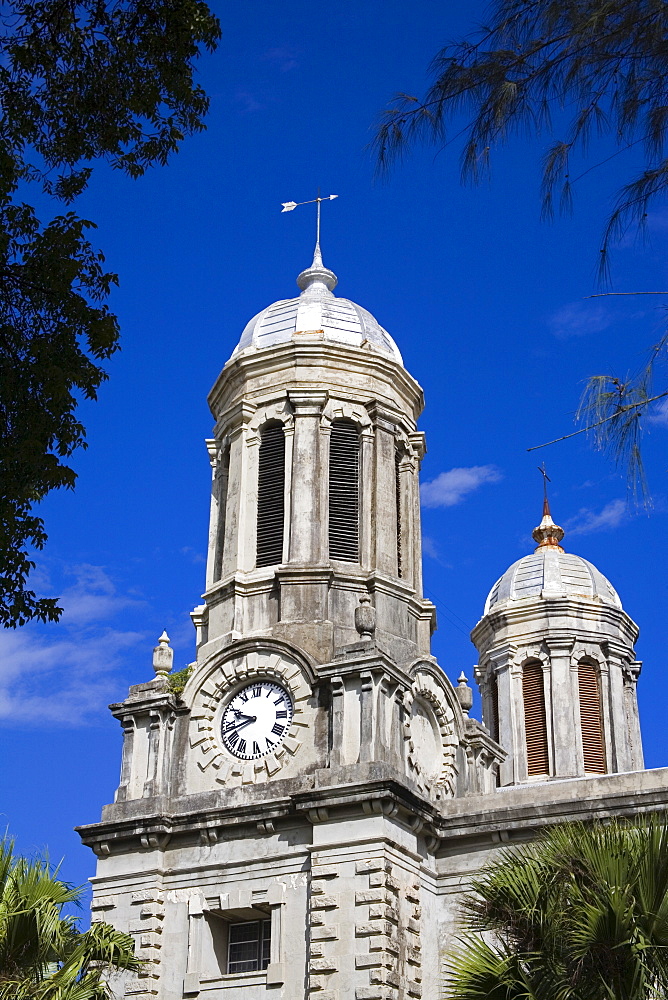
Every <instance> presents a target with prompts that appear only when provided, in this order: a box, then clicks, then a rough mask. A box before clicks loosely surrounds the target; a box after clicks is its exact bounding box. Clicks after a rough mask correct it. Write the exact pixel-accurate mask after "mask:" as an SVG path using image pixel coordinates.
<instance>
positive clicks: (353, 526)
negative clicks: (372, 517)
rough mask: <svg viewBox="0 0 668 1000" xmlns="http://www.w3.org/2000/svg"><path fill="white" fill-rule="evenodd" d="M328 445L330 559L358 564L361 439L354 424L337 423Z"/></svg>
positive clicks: (340, 421) (333, 427)
mask: <svg viewBox="0 0 668 1000" xmlns="http://www.w3.org/2000/svg"><path fill="white" fill-rule="evenodd" d="M329 440H330V443H329V556H330V559H345V560H346V561H347V562H358V561H359V454H360V439H359V433H358V431H357V426H356V425H355V424H354V423H353V421H352V420H334V421H333V422H332V433H331V436H330V439H329Z"/></svg>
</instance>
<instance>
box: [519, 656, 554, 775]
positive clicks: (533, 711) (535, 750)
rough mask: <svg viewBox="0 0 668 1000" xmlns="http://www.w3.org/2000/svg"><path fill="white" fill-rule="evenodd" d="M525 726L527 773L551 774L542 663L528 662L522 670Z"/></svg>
mask: <svg viewBox="0 0 668 1000" xmlns="http://www.w3.org/2000/svg"><path fill="white" fill-rule="evenodd" d="M522 693H523V695H524V728H525V732H526V741H527V774H528V775H529V777H532V776H533V775H538V774H549V770H550V761H549V755H548V748H547V720H546V717H545V689H544V686H543V668H542V666H541V665H540V663H527V664H525V666H524V669H523V670H522Z"/></svg>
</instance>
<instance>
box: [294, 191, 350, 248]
mask: <svg viewBox="0 0 668 1000" xmlns="http://www.w3.org/2000/svg"><path fill="white" fill-rule="evenodd" d="M338 197H339V196H338V194H328V195H326V196H325V197H324V198H321V197H320V195H318V197H317V198H311V200H310V201H283V202H281V204H282V206H283V208H282V209H281V213H283V212H294V210H295V209H296V208H298V206H299V205H317V206H318V212H317V216H316V226H315V242H316V246H320V203H321V202H323V201H334V199H335V198H338Z"/></svg>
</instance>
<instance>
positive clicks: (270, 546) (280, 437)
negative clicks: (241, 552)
mask: <svg viewBox="0 0 668 1000" xmlns="http://www.w3.org/2000/svg"><path fill="white" fill-rule="evenodd" d="M284 516H285V435H284V433H283V425H282V424H279V423H273V424H267V425H266V426H265V427H264V428H263V429H262V432H261V434H260V453H259V457H258V476H257V550H256V565H257V566H273V565H274V564H275V563H280V562H281V561H282V559H283V521H284Z"/></svg>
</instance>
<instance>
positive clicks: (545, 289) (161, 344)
mask: <svg viewBox="0 0 668 1000" xmlns="http://www.w3.org/2000/svg"><path fill="white" fill-rule="evenodd" d="M216 9H217V11H218V12H219V14H220V16H221V18H222V22H223V30H224V35H223V41H222V43H221V46H220V48H219V50H218V52H217V53H216V54H215V55H214V56H209V57H205V58H204V59H203V60H202V61H201V65H200V69H201V79H202V83H203V85H204V86H205V88H206V89H207V91H208V92H209V94H210V95H211V114H210V117H209V119H208V130H207V131H206V132H205V133H203V134H202V135H200V136H196V137H194V138H192V139H190V140H188V141H187V143H186V144H185V145H184V146H183V148H182V151H181V152H180V153H179V155H178V156H177V157H175V158H174V160H173V162H172V163H171V164H170V166H169V167H167V168H166V169H160V170H156V171H153V172H151V173H150V174H149V175H148V176H146V177H145V178H143V179H142V180H140V181H138V182H132V181H130V180H128V179H126V178H125V177H123V176H121V175H120V174H117V173H113V172H111V171H109V170H107V169H105V168H101V169H100V170H99V171H98V173H97V174H96V176H95V178H94V180H93V183H92V184H91V187H90V190H89V191H88V192H87V193H86V195H85V197H84V198H82V199H81V203H80V204H79V206H78V209H79V211H80V212H81V214H83V215H85V216H86V215H87V216H88V217H89V218H91V219H93V220H95V221H96V222H97V224H98V227H99V228H98V230H97V232H96V233H95V235H94V239H95V240H96V241H97V243H98V245H99V246H100V247H101V248H102V249H103V250H104V252H105V253H106V256H107V263H108V265H109V268H110V269H111V270H114V271H117V272H118V273H119V276H120V288H119V289H118V290H117V291H115V292H114V294H113V307H114V308H115V310H116V311H117V312H118V315H119V317H120V320H121V324H122V331H123V350H122V352H121V353H119V354H118V355H116V356H115V357H114V359H113V360H112V361H111V362H110V364H109V365H108V369H109V375H110V378H109V381H108V383H107V384H106V385H105V386H103V388H102V390H101V392H100V399H99V401H98V402H97V403H95V404H85V405H84V406H82V417H83V419H84V422H85V423H86V426H87V428H88V440H89V449H88V450H87V451H86V452H85V453H80V454H79V455H78V456H77V457H76V459H75V467H76V469H77V471H78V473H79V480H78V485H77V489H76V492H75V493H62V494H60V495H54V496H52V497H51V498H49V499H48V500H47V501H46V502H45V503H44V504H43V513H44V517H45V519H46V524H47V529H48V531H49V535H50V540H49V544H48V547H47V549H46V550H45V552H44V553H43V554H42V555H41V556H40V557H39V565H38V569H37V571H36V574H35V583H36V584H37V586H38V588H39V589H40V590H43V591H44V592H45V593H49V594H58V595H62V598H63V602H64V607H65V615H64V617H63V620H62V623H61V624H59V625H57V626H39V625H31V626H29V627H27V628H25V629H23V630H21V631H19V632H11V631H8V632H5V633H4V634H2V635H0V656H1V657H2V673H1V674H0V717H1V718H2V725H3V736H2V738H3V741H4V746H3V762H4V767H3V775H4V782H3V784H4V792H3V796H2V805H1V806H0V808H1V810H2V820H3V822H4V823H5V824H6V825H7V826H8V827H9V829H10V831H11V832H12V833H13V834H15V836H16V837H17V839H18V845H19V848H20V849H21V850H24V851H33V850H43V849H45V848H48V850H49V853H50V855H51V857H52V859H54V860H59V859H60V858H64V862H63V868H62V872H63V875H64V877H65V878H67V879H68V880H70V881H72V882H76V883H82V882H84V881H85V880H86V878H88V877H89V876H90V875H92V873H93V870H94V858H93V856H92V854H90V852H89V851H88V850H87V849H85V848H83V847H81V846H80V845H79V841H78V837H77V836H76V834H74V833H73V831H72V828H73V827H74V825H75V824H78V823H89V822H94V821H95V820H97V819H98V818H99V815H100V810H101V807H102V805H103V804H104V803H105V802H109V801H110V800H111V797H112V795H113V791H114V789H115V786H116V784H117V778H118V770H119V765H120V729H119V727H118V724H117V722H116V721H115V720H114V719H113V718H112V717H111V716H110V714H109V713H108V711H107V708H106V706H107V704H108V703H109V702H112V701H118V700H121V699H122V698H123V697H124V696H125V694H126V692H127V688H128V685H129V684H132V683H138V682H141V681H145V680H148V679H150V677H151V676H152V670H151V650H152V647H153V645H154V644H155V642H156V640H157V637H158V635H159V634H160V633H161V631H162V629H163V628H166V629H167V631H168V632H169V634H170V636H171V637H172V640H173V645H174V648H175V650H176V656H175V660H176V664H177V665H179V666H184V665H185V664H186V663H188V662H189V661H190V660H191V659H192V658H193V654H194V645H193V629H192V626H191V624H190V620H189V617H188V615H189V611H190V610H191V609H192V607H194V606H195V605H196V604H198V603H199V602H200V594H201V592H202V589H203V581H204V552H205V542H206V531H207V517H208V505H209V497H208V493H209V476H210V470H209V463H208V458H207V454H206V449H205V447H204V443H203V441H204V438H205V437H207V436H209V434H210V431H211V423H212V421H211V417H210V414H209V412H208V409H207V405H206V395H207V392H208V390H209V389H210V387H211V385H212V384H213V382H214V379H215V377H216V375H217V374H218V372H219V370H220V369H221V368H222V366H223V364H224V363H225V361H226V360H227V358H228V357H229V355H230V353H231V351H232V350H233V348H234V346H235V344H236V342H237V340H238V338H239V336H240V334H241V331H242V329H243V327H244V325H245V323H246V322H247V321H248V319H249V318H250V317H251V316H252V315H253V314H255V313H256V312H258V311H259V310H260V309H261V308H263V307H264V306H265V305H268V304H269V303H270V302H272V301H275V300H276V299H279V298H286V297H290V296H292V295H294V294H296V286H295V277H296V275H297V273H298V272H299V271H300V270H301V269H302V268H304V267H305V266H307V265H308V263H309V262H310V259H311V253H312V245H313V226H314V220H313V214H312V211H311V209H310V208H302V209H299V210H298V211H295V212H294V213H291V214H281V212H280V205H281V202H283V201H287V200H295V201H302V200H305V199H308V198H312V197H314V195H315V193H316V191H317V188H318V186H320V187H321V188H322V191H323V193H324V194H329V193H336V194H338V195H339V198H338V200H337V201H335V202H332V203H331V204H328V205H326V206H325V207H324V209H323V240H322V242H323V254H324V259H325V263H326V264H327V265H328V266H329V267H331V268H332V269H333V270H334V271H335V272H336V273H337V274H338V276H339V287H338V289H337V291H338V293H339V294H341V295H343V296H345V297H348V298H351V299H353V300H354V301H356V302H358V303H360V304H361V305H363V306H364V307H365V308H367V309H369V310H370V311H371V312H372V313H373V314H374V315H375V316H376V317H377V318H378V320H379V321H380V323H381V324H382V325H383V326H384V327H386V329H388V330H389V331H390V333H391V334H392V335H393V336H394V338H395V339H396V341H397V343H398V345H399V347H400V349H401V351H402V353H403V356H404V360H405V363H406V367H407V368H408V369H409V371H410V372H411V373H412V374H413V375H414V376H415V377H416V378H417V379H418V381H419V382H420V383H421V384H422V386H423V388H424V390H425V396H426V402H427V406H426V410H425V413H424V415H423V417H422V419H421V424H420V426H421V428H422V429H423V430H424V431H426V434H427V445H428V454H427V456H426V458H425V461H424V465H423V470H422V477H423V481H424V482H425V483H426V484H429V485H427V486H426V489H425V501H426V503H425V509H424V512H423V518H424V520H423V526H424V534H425V586H426V592H427V594H428V596H429V597H431V598H432V599H433V600H434V601H435V603H436V605H437V608H438V613H439V630H438V632H437V634H436V637H435V641H434V651H435V653H436V654H437V655H438V657H439V659H440V662H441V663H442V665H443V668H444V669H445V671H446V672H447V673H448V675H449V676H450V677H451V678H452V679H456V677H457V675H458V674H459V672H460V671H461V670H462V669H463V670H464V671H466V672H467V674H468V676H469V678H470V677H471V668H472V665H473V664H474V663H475V649H474V648H473V646H472V645H471V644H470V641H469V639H468V632H469V630H470V629H471V628H472V626H473V625H474V624H475V623H476V621H477V620H478V618H479V617H480V615H481V613H482V608H483V604H484V600H485V596H486V594H487V592H488V590H489V589H490V588H491V586H492V585H493V583H494V582H495V580H496V579H497V577H498V576H499V575H500V574H501V573H502V572H503V571H504V570H505V569H506V567H507V566H508V565H509V564H510V563H511V562H513V561H514V560H515V559H517V558H519V557H520V556H521V555H523V554H525V553H527V552H529V551H531V549H532V542H531V538H530V533H531V530H532V528H533V527H534V525H535V524H536V523H537V522H538V520H539V517H540V508H541V501H542V496H541V480H540V475H539V473H538V471H537V468H536V467H537V465H538V464H539V462H540V461H542V460H543V458H544V459H545V461H546V464H547V468H548V472H549V474H550V476H551V478H552V491H551V496H552V508H553V514H554V517H555V520H557V521H558V522H559V523H560V524H561V525H563V526H564V527H565V528H566V538H565V541H564V544H565V546H566V548H567V549H568V550H569V551H573V552H577V553H579V554H580V555H583V556H585V557H586V558H587V559H590V560H591V561H592V562H594V563H595V564H596V565H597V566H598V567H599V568H600V569H601V571H602V572H603V573H605V574H606V575H607V576H608V577H609V578H610V580H611V581H612V583H613V585H614V586H615V587H616V588H617V589H618V591H619V593H620V595H621V598H622V600H623V602H624V606H625V608H626V610H627V611H628V612H629V614H630V615H631V616H632V617H633V618H634V619H635V620H636V621H637V622H638V623H639V625H640V627H641V638H640V642H639V644H638V654H639V657H640V658H641V659H643V660H644V661H645V666H644V670H643V674H642V677H641V680H640V688H639V692H640V709H641V722H642V728H643V734H644V741H645V753H646V759H647V764H648V765H649V766H659V765H663V764H666V763H668V752H667V751H666V744H665V736H664V731H665V723H664V717H663V712H664V706H665V704H666V701H667V695H668V682H667V680H666V669H665V654H664V650H665V649H666V646H667V642H666V640H667V636H666V622H667V621H668V616H667V615H666V597H667V593H666V588H667V584H668V569H667V568H666V566H667V560H666V541H665V539H666V526H667V525H666V518H667V516H668V502H667V497H668V489H667V484H666V443H667V442H668V411H666V410H664V411H663V412H661V411H659V410H657V411H656V413H655V419H654V422H653V423H652V424H651V426H650V428H649V433H648V435H647V437H646V439H645V453H646V463H647V468H648V472H649V478H650V484H651V487H652V490H653V494H654V500H655V507H654V511H653V513H652V514H651V516H647V515H646V514H640V515H632V514H630V513H629V512H628V510H627V508H626V505H625V486H624V481H623V478H622V477H621V476H620V475H619V473H617V472H616V471H615V470H614V469H613V468H612V467H611V466H610V464H609V463H608V462H607V460H606V459H605V458H603V457H602V456H600V455H597V454H596V453H594V452H592V451H591V450H590V449H589V447H588V446H587V443H586V442H585V441H584V440H583V438H582V437H579V438H575V439H574V440H572V441H569V442H566V443H563V444H560V445H557V446H553V447H551V448H549V449H546V450H545V451H544V452H539V453H531V454H529V453H527V451H526V449H527V447H529V446H531V445H535V444H539V443H541V442H542V441H547V440H550V439H551V438H554V437H557V436H559V435H561V434H565V433H567V432H568V431H569V430H572V429H573V413H574V410H575V409H576V407H577V401H578V398H579V393H580V391H581V387H582V382H583V380H584V379H585V378H586V377H587V376H588V375H591V374H594V373H602V372H607V371H615V372H619V373H621V374H624V373H625V372H626V371H627V370H629V369H631V370H632V369H635V368H637V367H638V366H639V365H640V364H641V362H642V360H643V358H644V356H645V351H646V349H647V348H648V347H649V346H650V345H651V344H653V343H654V342H655V341H656V340H657V339H658V337H659V335H660V333H661V332H662V330H663V327H664V322H665V317H664V309H665V305H664V300H663V299H662V298H661V297H660V296H658V297H647V298H644V297H638V298H628V299H626V298H620V299H616V298H603V299H594V300H591V299H587V298H586V296H588V295H590V294H592V293H593V292H595V291H597V287H596V281H595V268H596V264H597V254H598V247H599V240H600V234H601V230H602V226H603V221H604V218H605V214H606V212H607V211H608V210H609V208H610V205H611V203H612V199H613V196H614V193H615V191H616V190H617V188H618V187H619V186H620V185H621V183H623V182H624V180H625V179H627V172H628V171H629V170H630V169H631V168H632V166H633V161H632V160H631V158H630V155H629V157H618V158H616V159H615V160H613V161H611V162H610V163H609V164H607V165H606V166H604V167H602V168H601V169H598V170H595V171H592V172H591V173H589V174H587V176H586V177H584V178H583V179H582V181H581V182H578V184H576V185H575V195H576V201H575V214H574V215H573V217H572V218H568V219H560V220H557V221H556V222H555V223H553V224H546V223H544V222H541V220H540V203H539V187H540V169H539V164H540V158H541V155H542V152H543V150H544V148H545V145H546V144H547V141H548V137H547V136H546V137H543V138H542V139H538V140H533V141H525V140H518V141H516V142H513V143H512V144H510V145H509V147H508V148H507V149H506V150H505V151H502V152H501V153H500V154H499V155H498V156H497V158H496V160H495V161H494V170H493V176H492V179H491V181H490V182H489V183H485V184H483V185H482V186H480V187H477V188H471V187H462V186H461V184H460V179H459V164H458V150H457V146H456V144H453V145H452V146H448V147H446V148H445V149H443V150H441V151H437V150H434V149H427V150H418V151H416V152H415V154H414V155H412V156H410V157H409V158H407V159H406V160H405V161H404V162H403V163H402V164H400V165H398V166H397V168H396V169H395V170H394V171H393V172H392V173H391V175H390V177H389V179H388V180H386V181H383V182H379V181H376V180H374V177H373V164H372V161H371V158H370V155H369V153H368V152H367V151H366V146H367V144H368V142H369V140H370V138H371V131H370V126H371V125H372V123H373V121H374V119H375V117H376V115H377V113H378V111H379V110H380V109H381V108H382V107H383V105H384V104H385V102H386V101H387V100H389V99H390V98H391V96H392V94H393V93H394V92H396V91H399V90H402V91H407V92H420V91H421V90H422V89H423V87H424V85H425V82H426V80H427V72H426V71H427V67H428V64H429V61H430V59H431V57H432V55H433V54H434V53H435V51H436V48H437V47H438V46H439V45H440V44H441V43H445V42H446V41H447V40H448V39H450V38H452V37H456V36H458V35H460V34H461V33H463V32H468V31H470V30H472V28H473V27H474V26H475V23H476V21H477V20H478V19H479V18H481V17H482V16H483V11H484V8H483V7H482V5H479V4H477V3H473V2H471V3H463V4H459V5H454V4H443V3H437V2H434V0H419V2H417V3H413V4H408V3H405V2H398V0H382V2H381V0H365V2H364V3H359V0H357V2H355V3H353V2H352V0H340V2H339V3H337V4H330V5H323V7H318V6H317V5H313V4H306V3H304V2H303V0H283V2H282V3H281V4H276V3H269V2H266V0H254V2H252V3H250V4H231V3H227V4H223V5H220V6H218V7H217V8H216ZM48 210H50V206H44V207H43V214H45V213H46V211H48ZM648 232H649V240H648V242H647V244H646V245H640V244H638V243H637V241H635V240H633V239H631V238H629V239H627V240H625V241H624V243H623V245H622V246H621V247H619V248H618V250H617V251H616V253H615V256H614V260H613V267H614V270H613V274H614V280H615V285H614V287H615V289H616V290H618V291H638V290H643V291H644V290H658V291H663V290H666V291H667V292H668V265H667V262H666V250H667V249H668V209H666V208H661V206H657V208H656V210H655V211H654V212H653V213H652V214H651V216H650V219H649V227H648ZM667 299H668V294H667ZM666 374H667V373H666V372H665V371H664V372H663V373H662V375H663V376H664V377H665V376H666Z"/></svg>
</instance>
